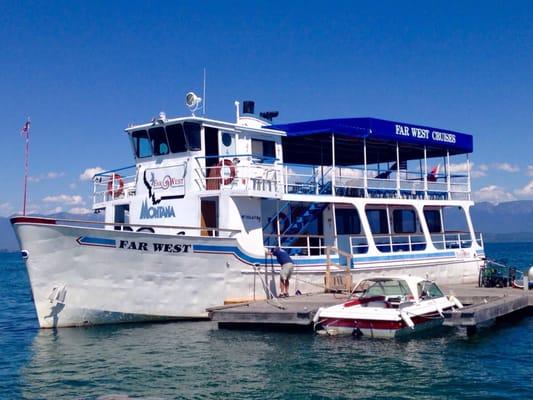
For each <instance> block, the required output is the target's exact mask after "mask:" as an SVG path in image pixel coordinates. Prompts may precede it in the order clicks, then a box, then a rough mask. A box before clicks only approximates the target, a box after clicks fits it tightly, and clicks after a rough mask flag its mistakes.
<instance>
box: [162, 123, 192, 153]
mask: <svg viewBox="0 0 533 400" xmlns="http://www.w3.org/2000/svg"><path fill="white" fill-rule="evenodd" d="M166 131H167V138H168V144H169V146H170V151H171V152H172V153H183V152H184V151H187V142H186V141H185V132H184V131H183V125H181V124H174V125H167V127H166Z"/></svg>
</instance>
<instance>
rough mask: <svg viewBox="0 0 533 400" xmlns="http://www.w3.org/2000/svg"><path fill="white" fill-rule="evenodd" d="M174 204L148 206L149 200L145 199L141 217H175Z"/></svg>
mask: <svg viewBox="0 0 533 400" xmlns="http://www.w3.org/2000/svg"><path fill="white" fill-rule="evenodd" d="M175 216H176V213H175V212H174V207H173V206H154V207H149V206H148V200H144V201H143V205H142V207H141V215H140V219H153V218H172V217H175Z"/></svg>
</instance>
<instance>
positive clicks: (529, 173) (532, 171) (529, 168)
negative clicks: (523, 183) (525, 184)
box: [527, 165, 533, 176]
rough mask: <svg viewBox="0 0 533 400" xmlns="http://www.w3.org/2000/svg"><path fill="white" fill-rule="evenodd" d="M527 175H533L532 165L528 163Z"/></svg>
mask: <svg viewBox="0 0 533 400" xmlns="http://www.w3.org/2000/svg"><path fill="white" fill-rule="evenodd" d="M527 175H528V176H533V165H528V166H527Z"/></svg>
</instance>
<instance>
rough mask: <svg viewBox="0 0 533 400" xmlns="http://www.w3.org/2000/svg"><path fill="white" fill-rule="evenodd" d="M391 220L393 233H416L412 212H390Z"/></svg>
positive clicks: (414, 217)
mask: <svg viewBox="0 0 533 400" xmlns="http://www.w3.org/2000/svg"><path fill="white" fill-rule="evenodd" d="M392 219H393V221H394V232H396V233H415V232H416V214H415V211H414V210H394V211H393V212H392Z"/></svg>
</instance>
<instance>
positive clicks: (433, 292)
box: [417, 281, 444, 300]
mask: <svg viewBox="0 0 533 400" xmlns="http://www.w3.org/2000/svg"><path fill="white" fill-rule="evenodd" d="M417 289H418V297H419V298H420V299H421V300H428V299H435V298H438V297H444V293H442V290H440V288H439V287H438V286H437V284H436V283H435V282H430V281H422V282H419V283H418V285H417Z"/></svg>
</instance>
